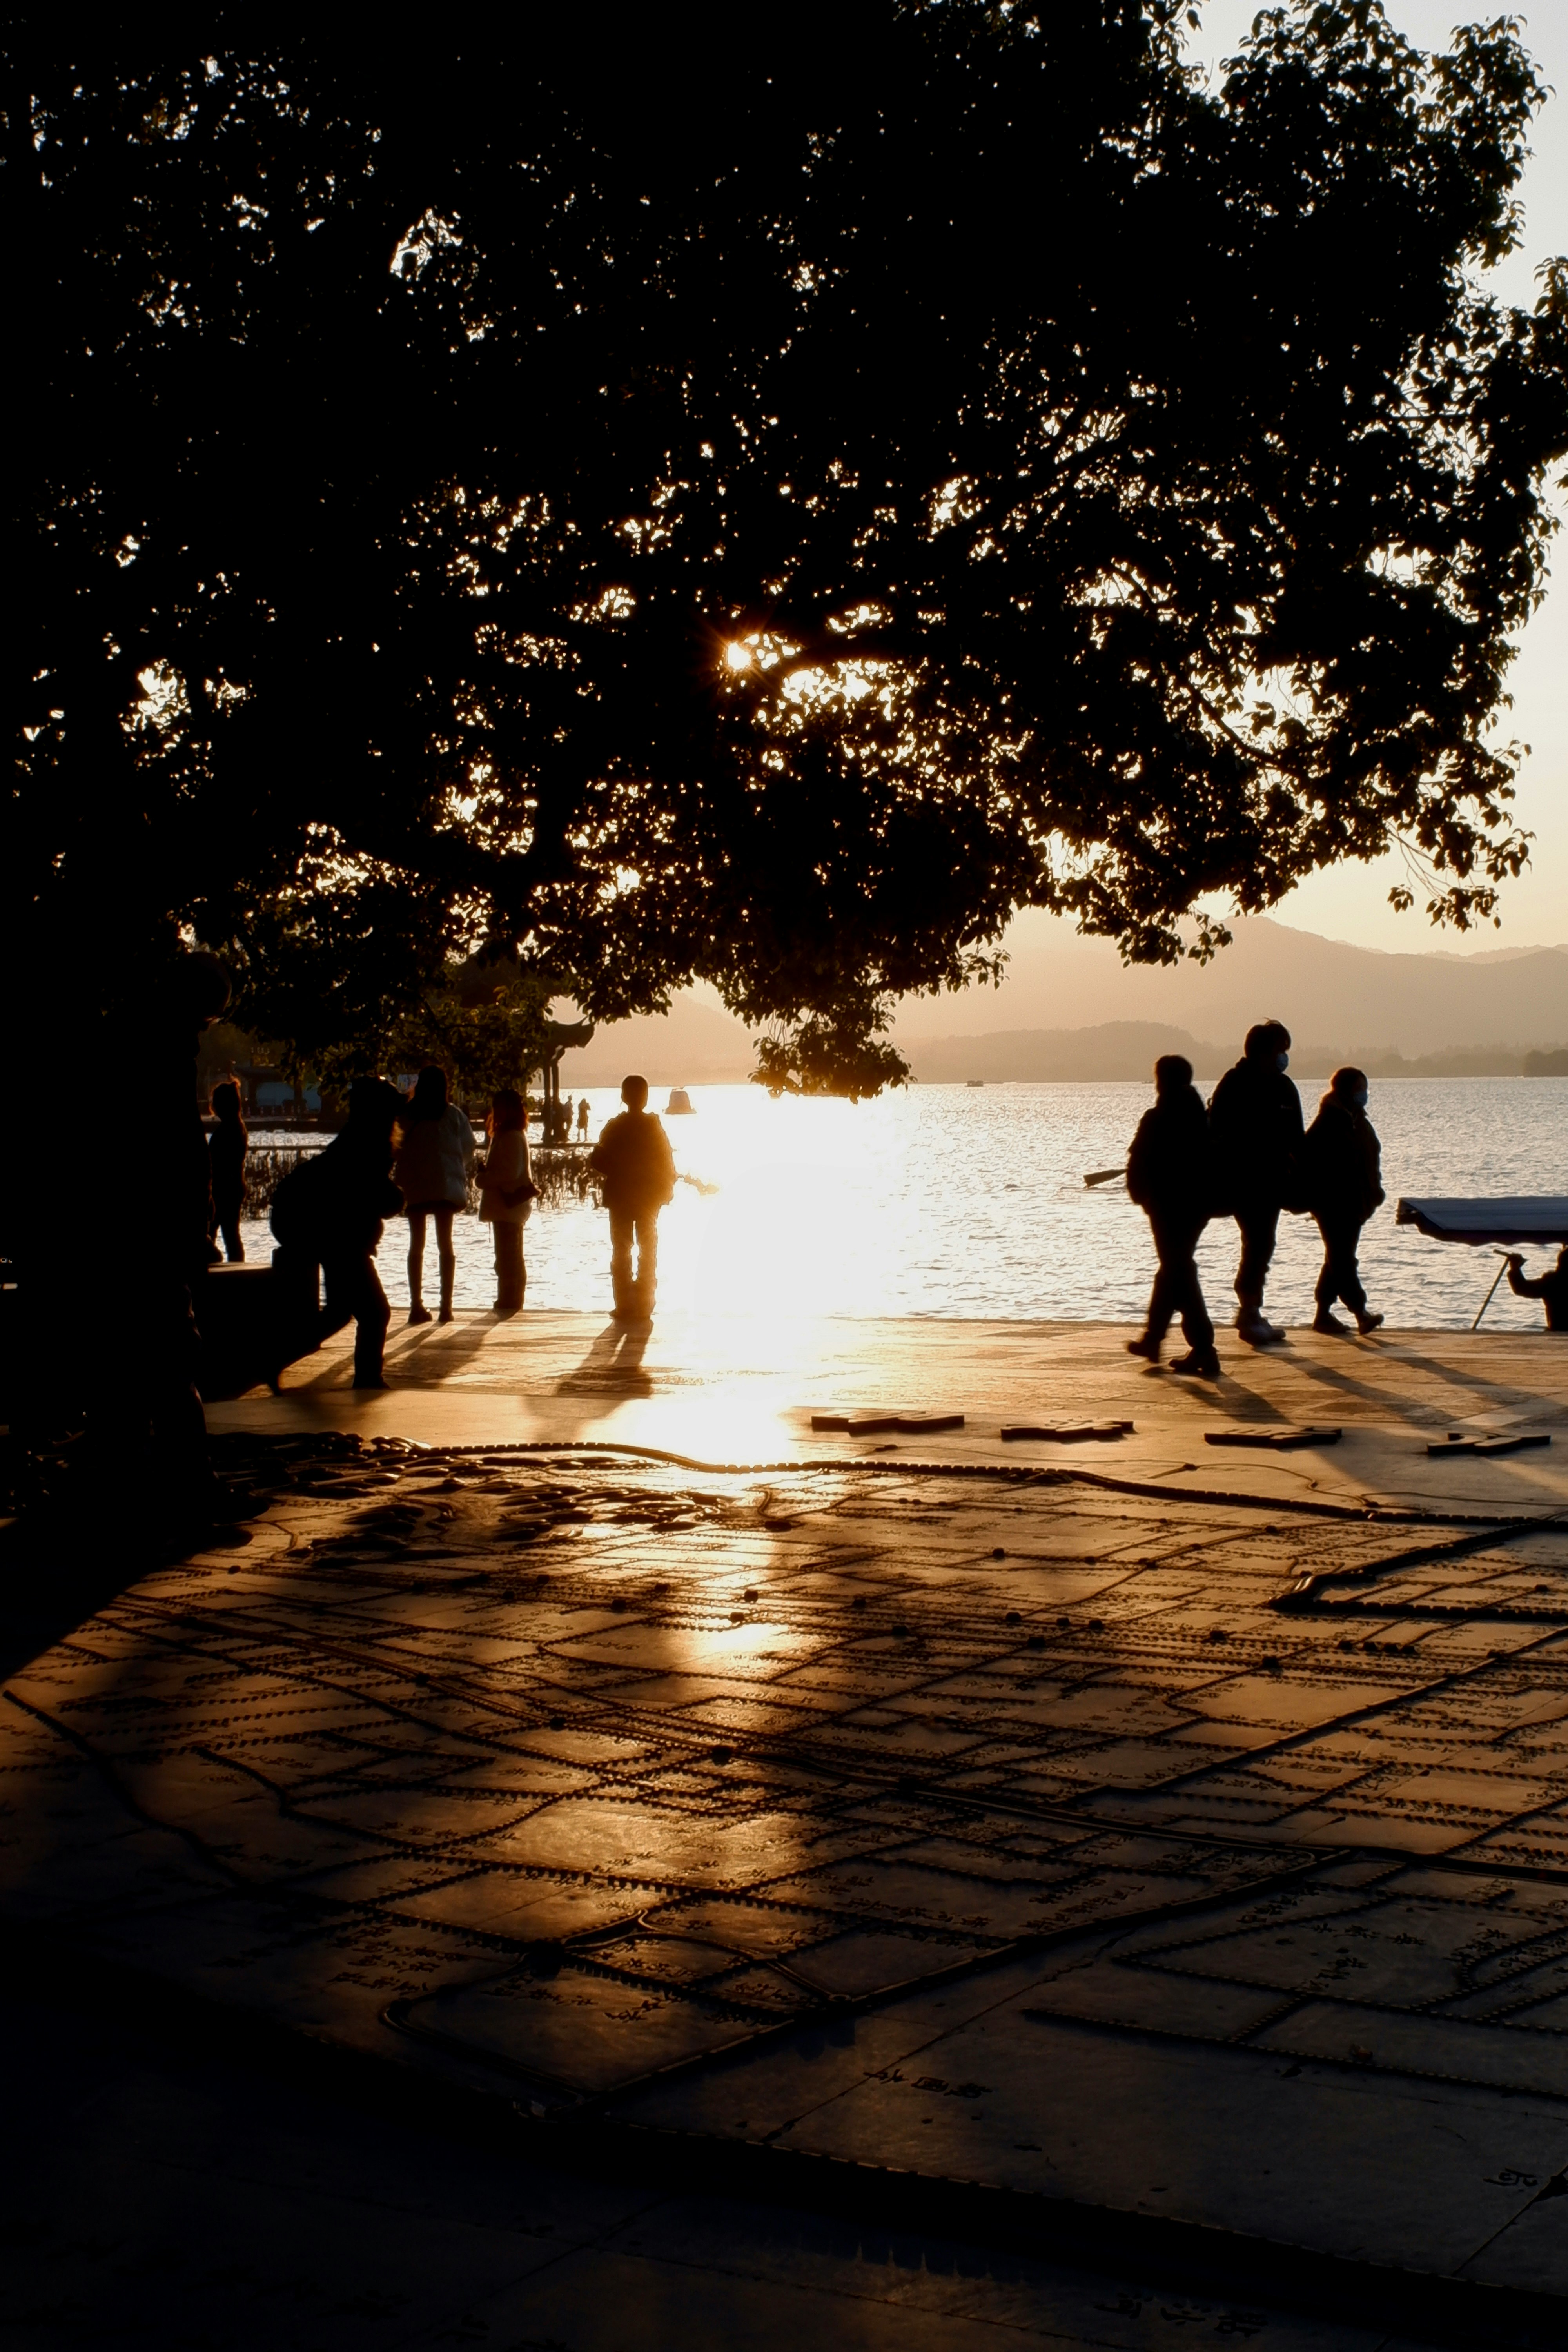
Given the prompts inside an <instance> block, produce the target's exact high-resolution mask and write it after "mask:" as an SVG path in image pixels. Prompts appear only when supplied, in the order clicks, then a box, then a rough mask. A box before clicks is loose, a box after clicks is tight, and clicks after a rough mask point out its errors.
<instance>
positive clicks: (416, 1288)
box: [408, 1209, 430, 1323]
mask: <svg viewBox="0 0 1568 2352" xmlns="http://www.w3.org/2000/svg"><path fill="white" fill-rule="evenodd" d="M408 1320H409V1321H410V1322H411V1323H428V1322H429V1320H430V1309H429V1308H428V1307H426V1304H425V1212H424V1210H423V1209H410V1210H409V1212H408Z"/></svg>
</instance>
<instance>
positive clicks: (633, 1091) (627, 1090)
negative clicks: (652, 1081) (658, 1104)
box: [621, 1077, 647, 1110]
mask: <svg viewBox="0 0 1568 2352" xmlns="http://www.w3.org/2000/svg"><path fill="white" fill-rule="evenodd" d="M621 1100H622V1101H623V1102H624V1103H625V1105H626V1108H627V1109H628V1110H646V1109H647V1079H646V1078H636V1077H634V1078H623V1079H622V1080H621Z"/></svg>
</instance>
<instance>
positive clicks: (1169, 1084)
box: [1154, 1054, 1193, 1095]
mask: <svg viewBox="0 0 1568 2352" xmlns="http://www.w3.org/2000/svg"><path fill="white" fill-rule="evenodd" d="M1192 1083H1193V1066H1192V1064H1191V1063H1190V1062H1189V1061H1188V1059H1187V1057H1186V1055H1184V1054H1162V1055H1161V1056H1160V1058H1159V1060H1158V1061H1157V1062H1156V1063H1155V1065H1154V1092H1155V1093H1156V1094H1157V1095H1179V1094H1180V1093H1182V1091H1183V1090H1184V1087H1190V1086H1191V1085H1192Z"/></svg>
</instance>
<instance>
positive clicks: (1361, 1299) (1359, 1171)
mask: <svg viewBox="0 0 1568 2352" xmlns="http://www.w3.org/2000/svg"><path fill="white" fill-rule="evenodd" d="M1366 1097H1367V1082H1366V1072H1365V1071H1364V1070H1353V1069H1350V1068H1346V1069H1342V1070H1336V1071H1335V1072H1334V1075H1333V1076H1332V1077H1331V1079H1330V1080H1329V1091H1328V1093H1327V1094H1326V1095H1325V1096H1324V1097H1323V1098H1322V1101H1321V1103H1320V1104H1319V1105H1318V1116H1317V1118H1315V1119H1314V1120H1313V1121H1312V1124H1311V1126H1310V1128H1309V1129H1307V1139H1306V1149H1305V1152H1304V1154H1303V1158H1304V1161H1305V1167H1306V1178H1307V1198H1308V1201H1309V1203H1310V1207H1311V1212H1312V1215H1313V1217H1314V1219H1315V1220H1316V1222H1317V1227H1318V1231H1319V1232H1320V1233H1321V1235H1322V1237H1323V1270H1322V1272H1321V1274H1320V1275H1319V1276H1318V1286H1317V1290H1316V1293H1315V1297H1316V1300H1317V1310H1318V1311H1317V1313H1316V1314H1315V1315H1314V1316H1313V1318H1312V1328H1313V1330H1314V1331H1325V1332H1332V1333H1333V1335H1334V1336H1335V1338H1337V1339H1349V1337H1350V1325H1349V1324H1348V1323H1342V1322H1341V1321H1340V1318H1339V1317H1338V1316H1337V1315H1336V1314H1335V1313H1334V1301H1335V1300H1336V1299H1338V1298H1342V1299H1343V1301H1344V1303H1345V1305H1346V1306H1347V1307H1349V1308H1350V1310H1351V1313H1352V1315H1353V1316H1354V1317H1355V1320H1356V1329H1357V1330H1358V1331H1360V1332H1361V1333H1362V1335H1363V1338H1364V1336H1365V1335H1366V1333H1367V1332H1369V1331H1375V1330H1376V1329H1377V1328H1378V1325H1379V1324H1380V1323H1381V1322H1382V1321H1383V1318H1382V1316H1381V1315H1373V1313H1372V1312H1371V1311H1370V1310H1369V1308H1368V1307H1367V1303H1366V1292H1365V1291H1364V1290H1363V1287H1362V1279H1361V1272H1360V1269H1359V1268H1358V1266H1357V1265H1356V1252H1357V1250H1358V1248H1359V1247H1360V1244H1361V1229H1362V1227H1363V1225H1364V1224H1365V1223H1366V1221H1367V1219H1368V1218H1369V1217H1370V1216H1371V1215H1372V1213H1373V1210H1374V1209H1379V1208H1381V1207H1382V1205H1383V1200H1384V1192H1383V1147H1382V1145H1381V1144H1380V1143H1379V1142H1378V1139H1377V1130H1376V1129H1375V1128H1374V1127H1373V1124H1372V1121H1371V1120H1370V1119H1369V1118H1368V1117H1367V1115H1366Z"/></svg>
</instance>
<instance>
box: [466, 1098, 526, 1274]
mask: <svg viewBox="0 0 1568 2352" xmlns="http://www.w3.org/2000/svg"><path fill="white" fill-rule="evenodd" d="M525 1119H526V1112H525V1110H524V1107H523V1100H522V1097H521V1095H520V1094H519V1093H518V1091H517V1088H516V1087H499V1088H498V1089H497V1091H496V1092H495V1094H494V1095H492V1097H490V1112H489V1118H487V1119H486V1121H485V1131H486V1133H487V1134H488V1135H489V1139H490V1140H489V1150H488V1151H487V1152H486V1154H485V1162H484V1166H483V1167H482V1168H481V1169H480V1171H479V1218H480V1222H481V1223H484V1224H487V1225H489V1229H490V1232H491V1234H493V1236H494V1238H495V1248H496V1303H495V1312H496V1313H497V1314H498V1315H515V1314H517V1313H518V1312H519V1310H520V1309H521V1306H522V1297H523V1292H524V1290H525V1289H526V1287H527V1284H528V1268H527V1267H526V1265H524V1264H523V1259H522V1229H523V1226H524V1225H525V1224H526V1223H527V1222H528V1218H529V1213H530V1211H531V1208H532V1206H533V1202H534V1199H535V1197H536V1195H537V1193H538V1191H539V1187H538V1185H537V1184H536V1183H535V1182H534V1181H533V1170H532V1168H531V1164H530V1161H529V1157H528V1130H527V1127H526V1125H525Z"/></svg>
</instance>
